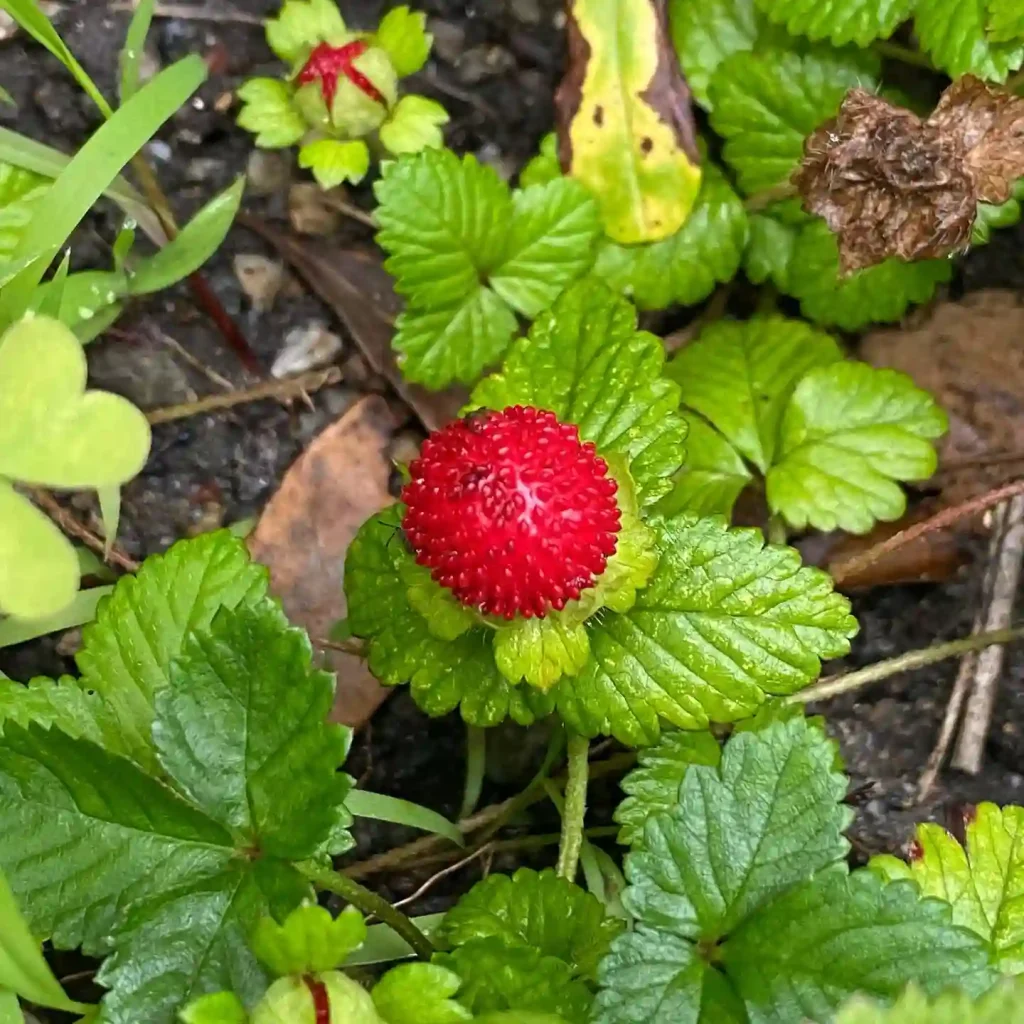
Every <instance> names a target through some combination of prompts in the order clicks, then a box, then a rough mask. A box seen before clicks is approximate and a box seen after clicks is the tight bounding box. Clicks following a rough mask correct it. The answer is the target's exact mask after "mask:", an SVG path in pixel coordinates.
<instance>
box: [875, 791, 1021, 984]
mask: <svg viewBox="0 0 1024 1024" xmlns="http://www.w3.org/2000/svg"><path fill="white" fill-rule="evenodd" d="M965 838H966V845H965V846H961V845H960V843H958V842H957V840H956V839H954V838H953V836H952V835H950V834H949V833H948V832H947V831H946V830H945V829H944V828H942V827H941V826H939V825H933V824H930V823H929V824H923V825H918V827H917V842H916V845H915V847H914V850H915V855H914V857H913V858H912V860H911V862H910V864H906V863H904V862H903V861H901V860H898V859H897V858H896V857H891V856H880V857H875V858H873V859H872V861H871V864H870V867H871V868H872V869H873V870H874V871H876V872H877V873H878V874H879V875H881V876H882V877H884V878H886V879H894V878H896V879H898V878H906V879H910V880H912V881H913V882H915V883H916V884H917V885H918V887H919V888H920V890H921V892H922V893H923V894H924V895H925V896H935V897H937V898H939V899H942V900H945V901H946V902H947V903H949V904H951V905H952V907H953V921H954V923H955V924H958V925H962V926H963V927H964V928H970V929H971V931H973V932H976V933H977V934H978V935H980V936H981V937H982V938H983V939H985V941H986V942H988V943H989V944H990V946H991V949H992V958H993V962H994V963H995V964H996V965H997V966H998V967H999V969H1000V970H1001V971H1002V972H1003V973H1005V974H1021V973H1024V808H1022V807H1003V808H1000V807H997V806H996V805H995V804H990V803H983V804H979V805H978V807H977V809H976V813H975V815H974V817H973V818H971V819H970V820H969V821H968V822H967V827H966V835H965Z"/></svg>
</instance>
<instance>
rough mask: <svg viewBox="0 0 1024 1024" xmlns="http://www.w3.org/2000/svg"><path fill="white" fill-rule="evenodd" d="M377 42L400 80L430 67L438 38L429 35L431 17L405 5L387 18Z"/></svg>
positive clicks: (383, 21) (397, 8)
mask: <svg viewBox="0 0 1024 1024" xmlns="http://www.w3.org/2000/svg"><path fill="white" fill-rule="evenodd" d="M374 41H375V42H376V44H377V46H379V47H380V48H381V49H382V50H383V51H384V52H385V53H386V54H387V55H388V57H389V58H390V59H391V63H392V64H393V65H394V68H395V71H396V72H398V75H399V77H400V78H405V77H406V75H413V74H415V73H416V72H417V71H419V70H420V68H422V67H423V65H424V64H426V63H427V57H429V56H430V47H431V45H432V44H433V42H434V37H433V36H432V35H430V33H429V32H427V16H426V15H425V14H424V13H423V12H422V11H410V10H409V8H408V7H406V6H405V4H402V5H401V6H400V7H392V8H391V10H390V11H388V13H387V14H385V15H384V17H383V18H382V19H381V23H380V25H379V26H378V28H377V33H376V36H375V40H374Z"/></svg>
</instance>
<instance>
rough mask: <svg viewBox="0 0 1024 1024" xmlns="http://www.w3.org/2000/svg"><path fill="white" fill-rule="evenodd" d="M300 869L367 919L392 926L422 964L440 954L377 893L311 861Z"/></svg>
mask: <svg viewBox="0 0 1024 1024" xmlns="http://www.w3.org/2000/svg"><path fill="white" fill-rule="evenodd" d="M297 866H298V869H299V871H301V872H302V874H303V875H305V876H306V878H308V879H309V881H310V882H312V883H313V885H315V886H316V887H317V888H318V889H325V890H326V891H327V892H333V893H334V894H335V895H337V896H340V897H341V898H342V899H344V900H348V902H349V903H351V904H352V906H354V907H358V908H359V910H361V911H362V912H363V913H364V914H366V915H367V916H371V915H372V916H373V917H376V918H378V919H379V920H380V921H382V922H383V923H384V924H386V925H390V927H391V928H392V929H394V931H396V932H397V933H398V934H399V935H401V936H402V938H403V939H405V941H406V942H408V943H409V945H410V946H412V948H413V950H414V951H415V953H416V955H417V956H418V957H419V958H420V959H421V960H429V959H430V958H431V957H432V956H433V955H434V953H435V952H437V950H436V949H435V947H434V944H433V943H432V942H431V941H430V939H428V938H427V937H426V935H424V934H423V932H421V931H420V930H419V928H417V927H416V925H414V924H413V923H412V921H411V920H410V919H409V918H408V917H406V916H405V914H403V913H402V912H401V911H400V910H396V909H395V908H394V907H393V906H392V905H391V904H390V903H388V901H387V900H386V899H384V897H383V896H378V895H377V893H375V892H373V891H372V890H371V889H367V888H366V887H365V886H363V885H360V884H359V883H358V882H357V881H356V880H355V879H353V878H349V877H348V876H347V875H343V874H341V873H340V872H338V871H332V870H331V869H330V868H324V867H321V866H320V865H319V864H314V863H313V862H312V861H305V862H304V863H302V864H299V865H297Z"/></svg>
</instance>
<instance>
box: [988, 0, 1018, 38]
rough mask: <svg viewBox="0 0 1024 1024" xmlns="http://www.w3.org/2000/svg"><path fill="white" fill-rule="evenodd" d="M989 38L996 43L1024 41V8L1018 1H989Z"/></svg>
mask: <svg viewBox="0 0 1024 1024" xmlns="http://www.w3.org/2000/svg"><path fill="white" fill-rule="evenodd" d="M988 37H989V39H991V40H992V41H993V42H996V43H1020V42H1021V41H1022V40H1024V8H1022V7H1021V6H1020V4H1019V3H1018V2H1017V0H988Z"/></svg>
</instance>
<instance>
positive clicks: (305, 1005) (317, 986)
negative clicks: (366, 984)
mask: <svg viewBox="0 0 1024 1024" xmlns="http://www.w3.org/2000/svg"><path fill="white" fill-rule="evenodd" d="M250 1022H251V1024H384V1022H383V1021H382V1020H381V1018H380V1015H379V1014H378V1013H377V1010H376V1008H375V1007H374V1005H373V998H372V997H371V995H370V993H369V992H367V991H366V989H365V988H363V987H362V985H360V984H359V983H358V982H356V981H353V980H352V979H351V978H350V977H348V975H347V974H343V973H342V972H341V971H324V972H323V973H322V974H315V975H306V976H304V977H296V976H295V975H289V976H288V977H286V978H279V979H278V980H277V981H275V982H274V984H273V985H271V986H270V988H269V989H267V992H266V994H265V995H264V996H263V998H262V999H261V1000H260V1002H259V1004H258V1005H257V1006H256V1008H255V1009H254V1010H253V1012H252V1015H251V1017H250Z"/></svg>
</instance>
